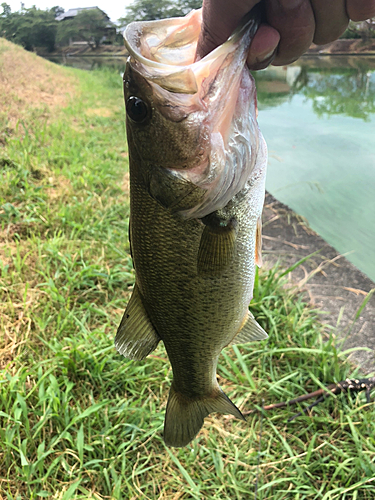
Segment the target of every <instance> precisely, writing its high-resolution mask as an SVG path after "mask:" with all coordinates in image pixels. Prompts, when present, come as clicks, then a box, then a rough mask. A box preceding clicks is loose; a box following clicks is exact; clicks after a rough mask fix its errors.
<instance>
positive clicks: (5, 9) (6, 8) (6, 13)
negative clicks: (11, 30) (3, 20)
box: [0, 3, 12, 17]
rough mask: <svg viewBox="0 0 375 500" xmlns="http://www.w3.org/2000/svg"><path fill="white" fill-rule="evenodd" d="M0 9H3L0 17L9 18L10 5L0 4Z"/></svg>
mask: <svg viewBox="0 0 375 500" xmlns="http://www.w3.org/2000/svg"><path fill="white" fill-rule="evenodd" d="M1 7H2V8H3V12H2V13H1V14H0V17H9V16H10V15H11V13H12V10H11V8H10V5H8V4H7V3H2V4H1Z"/></svg>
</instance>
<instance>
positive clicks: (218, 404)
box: [115, 13, 267, 447]
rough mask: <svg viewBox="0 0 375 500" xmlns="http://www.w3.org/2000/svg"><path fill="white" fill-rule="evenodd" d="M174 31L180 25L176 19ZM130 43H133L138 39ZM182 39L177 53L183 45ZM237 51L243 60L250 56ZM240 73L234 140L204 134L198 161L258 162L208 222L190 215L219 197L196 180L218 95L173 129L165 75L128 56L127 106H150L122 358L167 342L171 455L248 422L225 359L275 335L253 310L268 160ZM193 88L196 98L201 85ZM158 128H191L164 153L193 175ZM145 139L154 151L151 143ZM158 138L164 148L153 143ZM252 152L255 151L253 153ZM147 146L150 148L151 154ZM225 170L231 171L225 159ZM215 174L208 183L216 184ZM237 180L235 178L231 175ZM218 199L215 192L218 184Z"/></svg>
mask: <svg viewBox="0 0 375 500" xmlns="http://www.w3.org/2000/svg"><path fill="white" fill-rule="evenodd" d="M194 15H195V16H196V17H197V18H198V17H199V16H198V15H197V14H194V13H193V14H192V15H190V16H191V17H190V18H189V19H188V22H189V23H190V25H191V24H192V20H193V21H194V17H193V16H194ZM173 22H174V23H175V24H176V20H173ZM184 22H186V18H181V24H183V23H184ZM157 23H159V24H157ZM165 23H168V20H166V21H165V20H163V21H157V22H155V24H154V25H152V24H151V25H150V23H144V24H146V28H147V29H146V28H144V32H145V33H146V34H147V33H148V32H150V30H151V31H152V29H151V28H152V26H155V28H154V29H155V30H156V29H157V27H158V26H160V24H163V26H162V27H163V29H164V24H165ZM136 24H137V25H138V26H136V32H137V33H138V34H139V36H141V37H142V29H141V28H142V25H143V23H136ZM139 25H141V26H139ZM150 26H151V27H150ZM125 37H126V34H125ZM129 38H131V39H132V40H133V41H134V36H133V38H132V37H130V36H129ZM233 40H235V43H236V44H237V45H239V47H240V48H241V40H240V41H239V40H238V37H237V38H236V37H232V38H231V39H229V40H228V42H226V43H227V46H226V50H228V54H229V55H230V57H232V59H231V60H229V62H228V57H229V56H226V57H225V58H224V57H223V55H222V54H223V51H222V50H221V49H219V55H220V58H221V59H220V61H225V62H224V63H222V64H225V65H226V66H225V68H226V71H228V68H229V66H228V65H229V64H231V61H232V60H233V61H235V49H236V47H233V46H232V45H233V43H234V41H233ZM178 41H179V44H181V37H180V38H179V40H178ZM189 43H190V42H189ZM247 43H249V42H247ZM224 46H225V44H224ZM220 50H221V52H220ZM237 50H239V49H237ZM241 50H242V52H243V48H241ZM133 52H134V51H133ZM134 53H135V52H134ZM202 64H204V60H203V63H202ZM212 64H213V63H212V62H210V65H212ZM233 64H234V63H233ZM244 65H245V59H244V60H243V62H242V66H241V65H239V64H237V63H236V65H235V68H234V69H233V71H237V72H238V71H240V72H242V76H240V77H239V78H237V79H238V80H239V83H238V93H239V96H238V98H237V105H236V106H237V107H235V108H233V111H230V110H229V111H228V113H229V115H228V116H229V117H230V113H231V112H232V114H233V116H232V119H231V120H226V123H228V126H229V127H230V128H229V131H226V130H225V131H224V132H223V133H227V132H228V137H229V139H228V141H227V146H226V145H225V137H224V136H223V139H222V141H221V142H220V141H217V140H216V138H215V139H212V141H211V145H210V143H209V141H207V137H209V136H205V137H204V143H203V144H204V146H205V148H208V150H207V151H206V153H207V154H206V155H205V156H202V157H200V158H201V161H206V158H208V164H207V168H208V169H215V168H217V169H219V170H218V171H219V175H224V174H220V171H221V170H220V168H221V166H220V165H217V164H215V161H217V160H216V159H217V158H219V160H218V161H220V155H219V156H218V155H217V154H216V152H215V151H214V148H215V147H216V145H217V144H219V146H220V147H221V143H222V144H224V146H225V147H227V150H225V151H224V153H225V154H234V153H233V151H235V152H236V154H237V156H238V155H239V154H240V153H239V152H241V151H242V152H243V154H242V156H246V158H248V159H251V161H252V164H251V165H248V166H247V167H248V169H249V172H248V175H247V178H246V177H245V181H244V182H243V183H242V185H241V189H239V190H238V191H237V192H235V193H234V194H233V196H232V198H231V199H230V201H229V202H228V203H226V202H225V204H224V205H223V206H216V205H215V208H216V209H215V210H213V211H212V212H211V213H208V215H207V216H204V217H194V210H195V207H196V206H198V205H199V206H201V205H200V203H201V199H202V195H204V196H206V194H208V195H210V193H209V192H207V191H208V190H209V189H211V188H210V187H207V185H206V186H205V187H204V183H201V185H199V186H198V184H199V175H202V176H204V175H206V174H207V172H206V170H207V168H206V167H205V168H201V169H200V170H199V168H200V167H199V161H198V160H199V158H198V159H197V156H196V153H195V151H200V150H201V149H202V145H201V143H200V142H199V141H200V133H199V131H200V130H201V128H200V127H202V125H201V123H200V121H199V119H203V120H205V123H206V125H205V127H206V129H205V131H206V132H207V130H208V132H207V133H209V132H210V128H209V125H210V124H211V123H213V122H214V120H213V119H212V118H210V115H209V114H208V117H207V114H206V115H205V114H204V112H203V111H202V108H204V107H205V108H206V109H207V110H208V111H207V113H209V111H210V105H211V104H212V103H213V105H215V99H217V95H216V94H217V92H218V91H217V88H216V89H215V96H210V95H209V93H207V92H206V90H205V93H204V97H199V95H198V96H196V95H192V97H191V99H195V101H192V102H193V104H191V103H189V113H188V114H187V115H186V118H185V119H184V120H183V121H179V122H178V126H177V125H176V122H175V121H174V120H175V116H176V113H175V111H174V112H173V113H174V114H173V115H170V119H169V121H168V114H166V111H165V95H166V94H165V93H164V94H163V102H162V103H160V89H159V85H160V84H162V80H161V76H160V75H161V69H160V68H158V74H157V78H158V84H155V83H152V79H151V80H148V79H147V78H146V77H145V76H144V75H142V74H141V73H142V72H141V73H140V72H138V70H135V66H136V65H135V64H133V63H132V58H130V59H129V61H128V63H127V69H126V71H125V75H124V81H125V99H126V101H127V103H129V102H130V105H132V103H133V102H134V98H135V97H137V99H140V100H142V102H143V103H144V107H142V106H143V105H141V104H139V106H140V107H139V109H138V108H137V110H136V111H134V109H132V108H130V107H127V115H128V116H127V137H128V144H129V165H130V213H131V215H130V240H131V251H132V258H133V262H134V268H135V272H136V283H135V288H134V291H133V294H132V297H131V299H130V301H129V304H128V307H127V309H126V311H125V314H124V317H123V319H122V322H121V324H120V327H119V329H118V332H117V335H116V341H115V343H116V347H117V349H118V351H119V352H120V353H121V354H123V355H124V356H127V357H131V358H133V359H143V358H144V357H145V356H147V355H148V354H149V353H150V352H152V350H153V349H155V347H156V346H157V344H158V342H159V341H160V340H162V341H163V343H164V345H165V348H166V351H167V354H168V358H169V360H170V362H171V365H172V370H173V382H172V386H171V390H170V395H169V400H168V404H167V409H166V419H165V427H164V439H165V442H166V444H167V445H170V446H176V447H180V446H185V445H186V444H188V443H189V442H190V441H191V440H192V439H193V438H194V437H195V436H196V434H197V433H198V432H199V430H200V428H201V426H202V425H203V421H204V418H205V417H206V416H207V415H208V414H210V413H211V412H220V413H231V414H232V415H234V416H236V417H237V418H242V419H243V416H242V414H241V412H240V411H239V409H238V408H237V407H236V406H235V405H234V404H233V403H232V402H231V401H230V400H229V399H228V398H227V396H226V395H225V394H224V393H223V391H222V390H221V388H220V387H219V385H218V383H217V378H216V367H217V362H218V357H219V355H220V353H221V351H222V349H223V348H224V347H225V346H227V345H229V344H230V343H231V342H234V343H238V342H247V341H250V340H256V339H264V338H266V337H267V335H266V333H265V332H264V331H263V330H262V328H261V327H260V326H259V325H258V324H257V323H256V322H255V320H254V319H253V317H252V315H251V314H250V313H249V311H248V305H249V303H250V300H251V298H252V292H253V285H254V277H255V263H256V258H257V253H259V220H260V217H261V211H262V206H263V201H264V189H265V187H264V184H265V172H266V165H267V153H266V146H265V143H264V139H263V138H262V136H261V134H260V132H259V129H258V128H257V126H256V127H255V128H254V127H253V126H252V123H254V122H255V117H254V116H249V117H246V116H244V120H253V122H250V121H248V122H246V123H244V124H241V123H240V122H241V119H242V118H241V111H243V109H238V108H240V107H241V108H243V105H244V102H245V101H244V99H245V100H248V101H249V102H248V103H247V105H248V107H249V110H250V111H251V112H253V113H255V111H256V107H255V106H254V103H253V102H250V100H251V99H252V100H253V101H254V99H255V87H254V82H253V80H251V78H250V77H249V75H248V72H247V70H246V69H244ZM214 67H215V66H214ZM220 68H221V66H219V67H218V68H217V67H215V71H216V72H217V73H215V75H213V77H215V78H216V80H215V82H216V87H217V86H218V85H219V84H220V81H218V80H217V78H218V76H217V75H218V74H219V75H220V74H221V73H223V71H221V69H220ZM147 71H148V72H150V71H151V70H150V69H148V70H147ZM220 72H221V73H220ZM189 74H190V73H189ZM207 74H208V73H207ZM166 80H167V83H166V86H165V88H166V89H168V92H169V93H170V96H169V98H170V101H171V107H172V108H173V103H174V102H175V101H174V99H177V101H178V103H179V104H180V105H181V102H183V103H184V102H185V100H184V99H182V98H181V97H178V96H177V97H176V96H175V95H174V94H173V93H172V92H170V88H171V83H170V81H169V80H168V77H166ZM178 85H179V87H178V91H179V92H178V93H180V92H181V86H182V82H181V81H179V83H178ZM241 85H242V88H241ZM197 87H198V89H199V85H197ZM241 92H242V93H241ZM131 99H133V101H132V100H131ZM199 99H206V101H205V104H204V106H203V105H199ZM210 99H211V101H210ZM232 101H233V100H232ZM194 102H195V104H194ZM137 103H138V101H137ZM178 103H177V104H178ZM197 103H198V104H197ZM177 104H175V106H177ZM130 105H129V106H130ZM161 105H162V106H164V108H163V119H162V120H161V119H160V116H159V115H158V113H159V112H160V111H159V110H160V106H161ZM240 105H241V106H240ZM182 106H183V104H182ZM220 109H222V105H221V107H220ZM139 110H140V111H139ZM144 116H145V118H144ZM140 118H142V120H141V119H140ZM190 118H191V119H190ZM153 119H156V121H157V123H163V126H165V127H167V130H166V131H165V132H166V135H168V137H173V133H174V132H173V131H174V127H175V126H177V128H178V132H177V137H180V136H181V131H182V130H184V133H185V135H186V141H187V143H188V144H192V145H193V148H192V150H191V151H192V152H191V153H190V150H186V148H184V147H183V146H182V147H181V148H178V150H174V149H173V147H171V149H169V150H168V151H167V152H166V154H165V157H166V158H168V162H170V159H171V158H173V155H175V156H174V157H175V164H176V165H177V166H179V165H181V164H182V159H183V162H184V163H185V164H186V167H184V175H185V168H186V171H187V173H186V177H184V176H183V175H181V173H180V171H179V170H178V169H177V170H171V169H169V168H168V169H167V168H165V169H163V166H162V160H163V151H160V150H159V149H158V141H160V137H161V135H162V131H160V130H159V129H158V132H157V134H156V135H155V133H154V124H155V122H153ZM255 123H256V122H255ZM207 124H208V125H207ZM242 129H243V130H244V131H245V132H244V133H245V134H251V133H254V134H256V137H248V138H247V139H248V140H247V141H245V140H244V137H242V136H241V134H239V132H238V130H242ZM212 130H213V132H212V133H213V134H217V133H218V132H217V130H214V125H213V126H212ZM221 130H222V131H223V129H221ZM206 132H205V133H206ZM220 133H221V132H220ZM147 137H148V146H146V145H145V144H146V143H147V141H146V138H147ZM155 137H156V138H157V139H158V141H155ZM216 137H217V135H216ZM138 139H139V140H138ZM236 141H237V142H236ZM169 144H173V141H170V142H167V143H164V145H163V147H166V148H168V147H169V146H168V145H169ZM236 144H238V148H237V147H236ZM244 144H247V149H246V147H245V146H244ZM233 147H234V148H235V149H234V150H233ZM144 148H147V152H145V153H144V152H143V150H144ZM210 148H211V149H210ZM228 151H229V153H228ZM231 151H232V152H231ZM190 154H191V157H190V156H189V155H190ZM153 158H154V161H153V160H152V159H153ZM223 161H224V162H228V158H225V155H224V158H223ZM249 162H250V160H249ZM240 163H241V158H239V157H236V168H238V169H239V168H241V165H239V164H240ZM197 165H198V171H197V172H198V173H195V174H194V176H193V178H194V179H198V183H197V184H195V183H193V182H191V181H190V180H189V175H190V172H189V168H190V169H196V168H197ZM245 167H246V165H245ZM209 174H210V173H209ZM211 174H212V173H211ZM211 174H210V175H209V177H210V179H211V178H212V177H213V176H212V175H211ZM236 174H237V172H236V171H235V172H234V173H233V176H235V175H236ZM219 182H221V185H222V186H224V187H223V189H225V190H228V189H231V186H232V184H233V181H231V180H230V179H225V180H224V182H223V180H220V179H219ZM241 182H242V181H241ZM212 189H215V185H214V187H213V188H212ZM206 192H207V193H206ZM225 194H226V193H223V195H225ZM174 196H175V197H176V200H177V201H176V202H175V201H174V199H173V197H174ZM220 197H222V199H225V196H222V193H220V191H216V192H215V193H214V195H213V196H212V198H210V197H209V196H208V198H206V202H205V203H206V204H208V206H209V204H210V203H214V204H217V200H220ZM210 200H212V201H210ZM186 207H188V210H187V211H185V208H186ZM187 213H188V214H189V216H187V215H186V214H187Z"/></svg>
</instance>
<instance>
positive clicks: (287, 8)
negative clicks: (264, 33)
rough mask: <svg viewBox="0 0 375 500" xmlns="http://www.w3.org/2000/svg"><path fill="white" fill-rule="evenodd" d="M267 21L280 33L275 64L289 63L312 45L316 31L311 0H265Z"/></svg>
mask: <svg viewBox="0 0 375 500" xmlns="http://www.w3.org/2000/svg"><path fill="white" fill-rule="evenodd" d="M265 2H266V11H267V21H268V23H269V24H270V25H271V26H272V27H273V28H275V29H276V30H277V31H278V32H279V33H280V43H279V48H278V51H277V54H276V57H275V60H274V61H273V64H274V65H275V66H282V65H284V64H289V63H291V62H293V61H295V60H296V59H298V58H299V57H300V56H301V55H302V54H303V53H304V52H306V50H307V49H308V48H309V47H310V45H311V42H312V41H313V37H314V32H315V19H314V13H313V10H312V7H311V4H310V1H309V0H265Z"/></svg>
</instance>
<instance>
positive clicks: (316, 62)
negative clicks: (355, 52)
mask: <svg viewBox="0 0 375 500" xmlns="http://www.w3.org/2000/svg"><path fill="white" fill-rule="evenodd" d="M254 77H255V80H256V82H257V89H258V98H259V103H260V109H266V108H268V107H271V106H280V104H282V103H283V102H286V101H288V100H291V99H292V98H293V96H295V95H301V96H303V97H305V98H306V99H307V100H310V101H311V102H312V109H313V111H314V112H315V113H316V114H317V115H318V116H320V117H322V116H328V115H346V116H351V117H353V118H360V119H363V120H365V121H368V120H369V119H370V116H371V114H372V113H374V112H375V58H357V59H355V58H344V57H339V58H338V57H336V58H327V57H326V58H324V60H323V61H322V58H320V59H319V58H315V59H310V58H303V59H301V60H300V61H299V62H298V63H295V64H294V65H292V66H288V67H274V68H268V69H267V70H265V71H262V72H257V73H255V74H254Z"/></svg>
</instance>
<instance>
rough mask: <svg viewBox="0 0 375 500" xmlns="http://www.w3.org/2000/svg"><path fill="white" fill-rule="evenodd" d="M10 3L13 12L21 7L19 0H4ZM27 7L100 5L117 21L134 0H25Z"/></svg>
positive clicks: (64, 7) (46, 7) (68, 7)
mask: <svg viewBox="0 0 375 500" xmlns="http://www.w3.org/2000/svg"><path fill="white" fill-rule="evenodd" d="M2 1H4V2H5V3H7V4H8V5H10V7H11V9H12V12H16V11H18V10H19V9H20V7H21V2H20V1H18V0H2ZM23 3H24V4H25V7H26V8H29V7H32V6H33V5H35V6H36V7H37V8H38V9H43V10H45V9H50V8H51V7H55V5H59V6H60V7H62V8H63V9H64V10H65V11H67V10H69V9H73V8H75V7H99V9H101V10H103V11H104V12H105V13H106V14H107V15H108V16H109V17H110V19H111V21H113V22H115V21H117V19H118V18H119V17H124V16H125V7H126V6H127V5H129V4H131V3H132V0H107V1H105V0H24V2H23Z"/></svg>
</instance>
